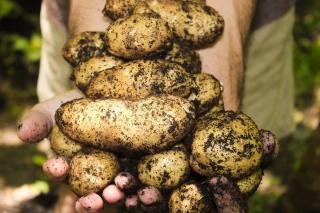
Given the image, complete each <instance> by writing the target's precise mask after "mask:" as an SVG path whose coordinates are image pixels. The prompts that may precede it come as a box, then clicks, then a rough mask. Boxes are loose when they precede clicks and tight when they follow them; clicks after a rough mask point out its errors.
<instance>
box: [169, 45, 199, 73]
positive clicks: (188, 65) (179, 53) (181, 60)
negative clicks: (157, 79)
mask: <svg viewBox="0 0 320 213" xmlns="http://www.w3.org/2000/svg"><path fill="white" fill-rule="evenodd" d="M165 60H167V61H171V62H174V63H177V64H180V65H181V66H182V67H183V68H185V70H186V71H187V72H188V73H191V74H196V73H200V72H201V60H200V56H199V54H198V53H197V52H196V51H194V50H191V49H189V48H187V47H183V46H182V45H180V44H178V43H173V46H172V49H171V50H170V51H168V53H167V54H166V55H165Z"/></svg>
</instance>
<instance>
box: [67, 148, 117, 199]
mask: <svg viewBox="0 0 320 213" xmlns="http://www.w3.org/2000/svg"><path fill="white" fill-rule="evenodd" d="M119 171H120V164H119V161H118V159H117V157H116V156H115V155H114V154H112V153H110V152H104V151H99V150H93V149H90V150H86V151H83V152H79V153H78V154H76V155H75V156H74V157H73V158H72V160H71V162H70V173H69V177H68V183H69V185H70V186H71V189H72V190H73V191H74V192H75V193H76V194H77V195H78V196H83V195H86V194H89V193H91V192H100V191H101V190H102V189H103V188H104V187H106V186H107V185H108V184H110V183H111V182H112V181H113V178H114V177H115V176H116V175H117V174H118V173H119Z"/></svg>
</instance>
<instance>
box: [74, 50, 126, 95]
mask: <svg viewBox="0 0 320 213" xmlns="http://www.w3.org/2000/svg"><path fill="white" fill-rule="evenodd" d="M122 63H123V61H122V60H121V59H119V58H117V57H115V56H112V55H109V54H106V55H104V56H98V57H93V58H91V59H89V60H88V61H86V62H83V63H81V64H79V65H78V66H77V67H75V69H74V70H73V73H74V77H75V83H76V85H77V87H78V88H79V89H81V90H84V89H85V88H86V87H87V85H88V84H89V82H90V80H91V79H92V78H93V76H94V75H95V74H96V73H99V72H101V71H103V70H106V69H109V68H112V67H114V66H117V65H120V64H122Z"/></svg>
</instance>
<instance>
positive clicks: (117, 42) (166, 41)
mask: <svg viewBox="0 0 320 213" xmlns="http://www.w3.org/2000/svg"><path fill="white" fill-rule="evenodd" d="M172 38H173V34H172V31H171V29H170V28H169V26H168V24H167V23H166V22H165V21H164V20H162V19H161V18H159V16H158V15H156V14H150V13H148V14H134V15H131V16H129V17H126V18H122V19H118V20H116V21H115V22H114V23H112V24H111V25H109V27H108V29H107V31H106V34H105V39H106V43H107V46H108V51H109V52H110V53H111V54H113V55H115V56H118V57H122V58H125V59H138V58H142V57H150V56H153V55H156V54H158V53H161V52H163V51H165V50H167V49H169V48H170V47H171V45H172Z"/></svg>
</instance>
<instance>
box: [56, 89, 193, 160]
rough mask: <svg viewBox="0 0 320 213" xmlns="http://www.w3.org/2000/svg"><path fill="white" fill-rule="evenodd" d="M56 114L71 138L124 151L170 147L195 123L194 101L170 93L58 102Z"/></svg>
mask: <svg viewBox="0 0 320 213" xmlns="http://www.w3.org/2000/svg"><path fill="white" fill-rule="evenodd" d="M55 116H56V117H55V118H56V122H57V125H58V126H59V127H60V129H61V130H62V131H63V133H64V134H66V135H67V136H69V137H70V138H72V139H74V140H76V141H79V142H81V143H83V144H87V145H92V146H94V147H98V148H103V149H107V150H111V151H115V152H122V153H126V154H128V153H129V154H130V153H132V154H133V153H141V154H147V153H155V152H157V151H161V150H164V149H168V148H171V147H173V146H174V145H175V144H176V143H178V142H179V141H180V140H181V139H182V138H183V137H184V136H185V135H186V134H187V133H188V132H189V131H190V129H191V128H192V127H193V124H194V123H195V109H194V107H193V105H192V104H191V103H190V102H189V101H187V100H186V99H184V98H180V97H177V96H171V95H163V96H150V97H148V98H145V99H141V100H139V101H126V100H119V99H102V100H92V99H85V98H84V99H78V100H73V101H71V102H68V103H65V104H63V105H61V106H60V108H59V109H58V110H57V112H56V115H55Z"/></svg>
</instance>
